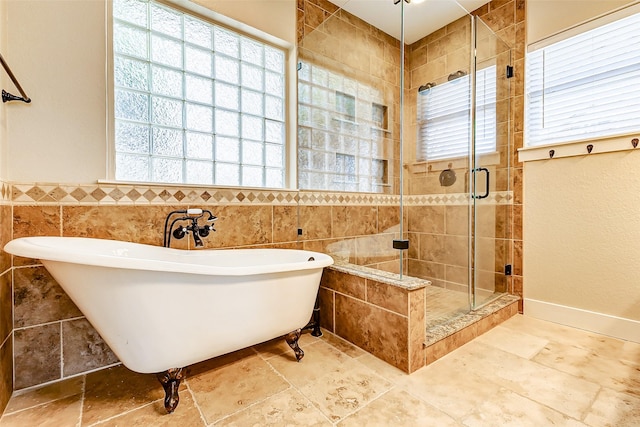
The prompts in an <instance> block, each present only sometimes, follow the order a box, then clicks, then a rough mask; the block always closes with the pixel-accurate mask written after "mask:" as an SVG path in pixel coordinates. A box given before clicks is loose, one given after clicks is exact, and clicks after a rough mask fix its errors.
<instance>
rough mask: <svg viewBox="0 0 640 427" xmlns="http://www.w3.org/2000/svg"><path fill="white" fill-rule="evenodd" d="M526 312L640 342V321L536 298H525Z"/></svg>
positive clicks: (560, 322) (538, 317)
mask: <svg viewBox="0 0 640 427" xmlns="http://www.w3.org/2000/svg"><path fill="white" fill-rule="evenodd" d="M524 314H525V315H527V316H531V317H535V318H537V319H541V320H548V321H549V322H554V323H559V324H561V325H566V326H572V327H574V328H578V329H584V330H587V331H591V332H596V333H598V334H602V335H608V336H610V337H614V338H620V339H623V340H627V341H633V342H637V343H640V321H638V320H631V319H625V318H623V317H616V316H611V315H609V314H603V313H597V312H595V311H588V310H583V309H580V308H575V307H568V306H565V305H559V304H554V303H550V302H545V301H538V300H534V299H528V298H525V299H524Z"/></svg>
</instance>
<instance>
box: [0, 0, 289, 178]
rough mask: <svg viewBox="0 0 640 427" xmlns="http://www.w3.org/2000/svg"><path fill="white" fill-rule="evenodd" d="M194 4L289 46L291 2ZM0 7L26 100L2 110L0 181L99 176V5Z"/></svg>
mask: <svg viewBox="0 0 640 427" xmlns="http://www.w3.org/2000/svg"><path fill="white" fill-rule="evenodd" d="M198 1H199V3H202V4H206V5H207V6H208V7H211V8H219V10H220V12H221V13H228V14H230V15H232V16H231V17H232V18H233V17H235V18H237V19H239V20H240V21H241V22H244V23H246V24H249V25H252V26H255V27H257V28H258V29H260V30H264V31H267V32H269V31H270V32H271V34H272V35H274V36H276V37H278V38H285V37H286V38H285V41H287V42H290V43H291V44H292V45H293V44H294V43H295V34H296V30H295V25H296V2H295V0H252V1H244V0H227V1H220V0H215V1H214V0H198ZM1 2H2V3H6V8H7V17H8V22H7V25H6V28H7V30H6V31H7V48H6V52H7V53H6V54H5V52H4V51H3V52H2V53H3V55H5V58H10V60H11V62H10V65H11V67H12V69H13V71H14V73H15V74H16V75H17V76H18V78H19V80H20V83H21V84H22V86H23V88H24V89H25V91H26V92H27V94H28V95H29V96H30V97H31V98H32V99H33V102H32V103H31V105H28V106H27V105H11V106H10V107H9V108H6V115H7V135H6V136H7V140H8V141H9V144H8V149H7V156H6V157H8V159H9V162H8V165H7V169H6V174H5V178H6V179H7V180H10V181H14V182H24V183H30V182H52V183H91V182H95V181H96V180H98V179H105V178H107V169H106V161H107V136H106V134H107V133H106V128H107V117H106V116H107V102H106V96H107V89H106V87H107V85H106V82H107V80H106V79H107V75H106V64H107V62H106V61H107V53H106V10H107V9H106V3H105V1H104V0H101V1H98V0H84V1H77V0H55V1H52V0H30V1H9V2H6V1H4V0H2V1H1ZM3 28H4V25H3ZM0 135H1V134H0Z"/></svg>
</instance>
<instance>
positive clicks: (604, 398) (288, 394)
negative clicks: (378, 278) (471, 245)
mask: <svg viewBox="0 0 640 427" xmlns="http://www.w3.org/2000/svg"><path fill="white" fill-rule="evenodd" d="M300 343H301V347H302V348H303V349H304V350H305V353H306V355H305V357H304V359H303V360H302V362H300V363H296V362H295V358H294V356H293V352H292V351H291V350H290V349H289V348H288V346H287V345H286V343H285V342H284V340H274V341H270V342H268V343H264V344H261V345H257V346H254V347H252V348H249V349H245V350H241V351H237V352H235V353H232V354H229V355H226V356H221V357H218V358H215V359H212V360H209V361H207V362H203V363H200V364H197V365H194V366H191V367H190V373H189V374H188V377H187V379H186V380H185V381H183V385H182V386H181V392H180V397H181V401H180V405H179V406H178V408H177V410H176V412H175V413H173V414H171V415H167V414H165V413H164V408H163V404H162V398H163V392H162V388H161V386H160V384H159V383H158V382H157V381H156V379H155V377H154V375H142V374H136V373H133V372H131V371H129V370H128V369H126V368H124V367H122V366H118V367H114V368H110V369H107V370H102V371H99V372H95V373H91V374H87V375H84V376H81V377H77V378H72V379H69V380H66V381H64V382H60V383H56V384H51V385H48V386H45V387H42V388H39V389H35V390H30V391H27V392H23V393H16V395H14V396H13V398H12V399H11V401H10V402H9V405H8V407H7V409H6V411H5V413H4V415H3V416H2V418H1V419H0V426H21V427H26V426H56V427H60V426H92V425H100V426H181V427H191V426H205V425H215V426H227V425H235V426H266V425H273V426H305V425H317V426H331V425H337V426H394V427H395V426H437V427H439V426H535V427H540V426H551V425H553V426H585V425H586V426H616V427H621V426H640V344H636V343H631V342H625V341H621V340H617V339H613V338H609V337H605V336H601V335H597V334H593V333H588V332H585V331H581V330H577V329H572V328H568V327H564V326H560V325H556V324H553V323H549V322H543V321H540V320H536V319H532V318H529V317H526V316H522V315H517V316H515V317H513V318H511V319H509V320H507V321H506V322H505V323H503V324H501V325H499V326H497V327H496V328H494V329H493V330H491V331H489V332H487V333H485V334H484V335H481V336H480V337H478V338H476V339H475V340H473V341H471V342H470V343H468V344H466V345H464V346H462V347H461V348H459V349H457V350H455V351H454V352H452V353H450V354H449V355H447V356H445V357H443V358H442V359H440V360H438V361H436V362H435V363H433V364H431V365H429V366H426V367H424V368H422V369H421V370H419V371H417V372H415V373H414V374H412V375H406V374H404V373H402V372H400V371H398V370H397V369H395V368H393V367H391V366H390V365H387V364H386V363H384V362H382V361H380V360H379V359H376V358H375V357H373V356H371V355H370V354H368V353H365V352H364V351H362V350H360V349H358V348H356V347H354V346H352V345H351V344H349V343H347V342H345V341H343V340H341V339H340V338H338V337H336V336H334V335H331V334H329V333H325V335H324V337H322V338H314V337H312V336H310V335H308V334H306V335H303V337H302V338H301V342H300Z"/></svg>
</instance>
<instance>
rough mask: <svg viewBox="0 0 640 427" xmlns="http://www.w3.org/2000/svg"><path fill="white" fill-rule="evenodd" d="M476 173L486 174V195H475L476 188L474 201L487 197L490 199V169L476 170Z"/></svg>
mask: <svg viewBox="0 0 640 427" xmlns="http://www.w3.org/2000/svg"><path fill="white" fill-rule="evenodd" d="M476 172H484V173H485V174H486V175H485V178H486V179H485V190H484V194H483V195H476V194H475V188H474V194H473V198H474V199H486V198H487V197H489V169H487V168H476V169H474V170H473V173H476Z"/></svg>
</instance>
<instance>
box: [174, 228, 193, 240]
mask: <svg viewBox="0 0 640 427" xmlns="http://www.w3.org/2000/svg"><path fill="white" fill-rule="evenodd" d="M188 233H189V230H188V229H187V227H178V228H176V229H175V230H173V237H175V238H176V239H182V238H183V237H184V236H185V235H187V234H188Z"/></svg>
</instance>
